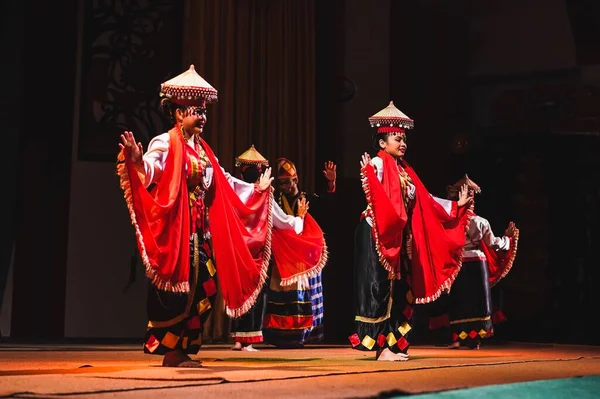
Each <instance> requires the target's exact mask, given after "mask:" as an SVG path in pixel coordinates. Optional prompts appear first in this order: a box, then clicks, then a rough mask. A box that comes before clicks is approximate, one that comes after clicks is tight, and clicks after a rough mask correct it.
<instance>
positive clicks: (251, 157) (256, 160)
mask: <svg viewBox="0 0 600 399" xmlns="http://www.w3.org/2000/svg"><path fill="white" fill-rule="evenodd" d="M242 164H250V165H264V166H269V161H267V159H266V158H265V157H263V156H262V154H261V153H260V152H258V151H257V150H256V148H254V144H252V145H251V146H250V148H248V149H247V150H246V151H244V153H243V154H241V155H240V156H238V157H237V158H236V159H235V166H237V167H240V166H241V165H242Z"/></svg>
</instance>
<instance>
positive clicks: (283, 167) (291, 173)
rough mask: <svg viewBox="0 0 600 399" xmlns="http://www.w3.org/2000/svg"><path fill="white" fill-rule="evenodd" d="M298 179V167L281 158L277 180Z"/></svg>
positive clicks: (278, 162) (278, 161)
mask: <svg viewBox="0 0 600 399" xmlns="http://www.w3.org/2000/svg"><path fill="white" fill-rule="evenodd" d="M294 177H298V173H297V172H296V165H294V163H293V162H292V161H290V160H289V159H287V158H279V159H278V160H277V179H279V180H281V179H287V178H294Z"/></svg>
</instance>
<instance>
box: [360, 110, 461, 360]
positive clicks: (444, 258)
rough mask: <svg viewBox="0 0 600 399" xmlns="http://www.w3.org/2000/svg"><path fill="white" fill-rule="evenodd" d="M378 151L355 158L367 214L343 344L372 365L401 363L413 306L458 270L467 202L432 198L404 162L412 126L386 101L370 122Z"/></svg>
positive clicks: (430, 297)
mask: <svg viewBox="0 0 600 399" xmlns="http://www.w3.org/2000/svg"><path fill="white" fill-rule="evenodd" d="M369 121H370V123H371V126H372V127H377V132H376V133H375V135H374V137H373V144H374V147H375V148H376V149H377V150H378V151H379V152H378V153H377V156H376V157H375V158H373V159H371V158H370V157H369V155H368V154H367V153H365V154H364V155H363V156H362V160H361V176H362V184H363V190H364V192H365V195H366V199H367V209H366V210H365V211H364V212H363V215H362V219H361V221H360V224H359V226H358V228H357V230H356V236H355V266H354V281H355V295H354V297H355V298H354V300H355V309H356V311H355V315H356V316H355V326H356V333H355V334H353V335H352V336H350V337H349V339H350V342H351V344H352V347H353V348H354V349H358V350H365V351H371V350H376V351H377V352H376V359H377V360H383V361H400V360H408V348H409V341H408V333H409V331H410V330H411V328H412V327H411V322H412V314H413V308H412V306H413V303H427V302H431V301H434V300H435V299H437V298H438V297H439V296H440V294H441V293H442V291H444V290H448V289H449V288H450V286H451V285H452V283H453V281H454V279H455V278H456V275H457V274H458V271H459V270H460V266H461V251H462V246H463V244H464V242H465V229H466V227H467V226H468V222H469V217H470V209H469V208H470V206H469V205H470V203H471V198H470V197H468V191H467V187H466V186H464V187H462V188H461V190H460V193H459V199H458V201H457V202H455V201H448V200H443V199H440V198H435V197H433V196H432V195H431V194H429V192H428V191H427V189H426V188H425V186H424V185H423V183H421V181H420V180H419V177H418V176H417V174H416V173H415V171H414V170H413V169H412V168H411V167H410V165H408V163H406V161H405V160H404V155H405V152H406V148H407V145H406V133H405V130H406V129H409V128H412V127H413V121H412V120H411V119H410V118H408V117H407V116H406V115H404V114H403V113H402V112H401V111H400V110H399V109H397V108H396V107H395V106H394V104H393V102H390V104H389V105H388V106H387V107H386V108H384V109H383V110H381V111H380V112H378V113H377V114H375V115H373V116H371V117H370V118H369Z"/></svg>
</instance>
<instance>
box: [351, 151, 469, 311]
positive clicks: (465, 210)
mask: <svg viewBox="0 0 600 399" xmlns="http://www.w3.org/2000/svg"><path fill="white" fill-rule="evenodd" d="M377 155H378V156H379V157H380V158H381V159H382V160H383V179H382V182H379V180H378V179H377V176H376V175H375V171H374V168H373V166H372V165H367V166H366V167H365V168H363V170H362V171H361V172H362V180H363V189H364V191H365V194H366V197H367V203H368V208H367V212H368V214H369V216H371V219H372V221H373V228H372V234H373V238H374V240H375V247H376V249H377V253H378V255H379V260H380V262H381V264H382V265H383V267H384V268H386V270H388V272H390V274H391V276H392V277H393V278H397V279H399V278H400V251H401V248H402V232H403V229H404V227H405V225H406V223H407V221H408V216H407V213H406V209H405V207H404V201H403V200H402V193H401V189H400V179H399V177H398V166H397V164H396V160H395V159H394V158H393V157H392V156H391V155H389V154H388V153H386V152H385V151H379V154H377ZM404 170H405V171H406V173H407V174H408V175H409V176H410V178H411V179H412V181H413V183H414V185H415V189H416V198H415V205H414V208H413V211H412V217H411V229H412V234H413V240H412V262H411V268H412V270H411V271H412V275H411V280H412V281H411V286H412V292H413V295H414V297H415V302H416V303H428V302H431V301H434V300H435V299H437V298H438V297H439V296H440V294H441V293H442V291H443V290H444V289H448V288H450V286H451V285H452V283H453V282H454V279H455V278H456V275H457V274H458V272H459V270H460V266H461V264H462V258H461V256H462V247H463V245H464V243H465V231H466V229H467V227H468V222H469V219H470V217H471V215H472V212H471V211H470V207H462V208H459V209H458V210H456V209H454V210H453V214H452V215H450V216H448V214H447V213H446V212H445V210H444V209H443V207H442V206H441V205H440V204H438V203H437V202H436V201H435V200H434V199H433V197H432V196H431V194H429V192H428V191H427V189H426V188H425V186H424V185H423V183H422V182H421V180H420V179H419V177H418V176H417V174H416V173H415V171H414V170H413V169H412V168H411V167H410V166H409V165H408V164H406V163H405V164H404ZM452 216H455V217H452Z"/></svg>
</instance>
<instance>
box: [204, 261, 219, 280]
mask: <svg viewBox="0 0 600 399" xmlns="http://www.w3.org/2000/svg"><path fill="white" fill-rule="evenodd" d="M206 268H207V269H208V273H209V274H210V276H211V277H212V276H214V275H215V273H216V272H217V269H216V268H215V265H214V263H213V261H212V259H209V260H208V262H206Z"/></svg>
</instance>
